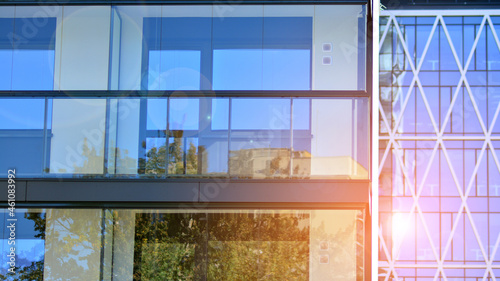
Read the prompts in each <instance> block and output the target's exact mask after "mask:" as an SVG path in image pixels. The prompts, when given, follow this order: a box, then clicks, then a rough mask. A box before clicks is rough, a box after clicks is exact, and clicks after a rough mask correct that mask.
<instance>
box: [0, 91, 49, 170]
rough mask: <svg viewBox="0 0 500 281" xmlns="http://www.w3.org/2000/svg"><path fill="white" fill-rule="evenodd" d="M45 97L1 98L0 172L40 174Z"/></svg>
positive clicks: (41, 167)
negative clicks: (9, 170) (12, 170)
mask: <svg viewBox="0 0 500 281" xmlns="http://www.w3.org/2000/svg"><path fill="white" fill-rule="evenodd" d="M44 110H45V100H44V99H0V145H1V146H2V147H3V148H4V149H3V151H2V157H0V159H1V161H0V169H1V172H0V175H2V176H3V177H6V176H7V169H16V176H21V177H22V176H24V177H29V176H40V175H41V173H42V169H43V165H42V163H43V135H44V133H43V129H44V126H43V123H44Z"/></svg>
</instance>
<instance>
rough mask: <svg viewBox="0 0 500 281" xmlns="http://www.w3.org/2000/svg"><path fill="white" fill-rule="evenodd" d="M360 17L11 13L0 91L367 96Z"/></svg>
mask: <svg viewBox="0 0 500 281" xmlns="http://www.w3.org/2000/svg"><path fill="white" fill-rule="evenodd" d="M365 13H366V12H365V6H363V5H321V6H317V5H300V6H294V5H286V6H282V5H280V6H273V5H265V6H263V5H237V6H235V7H232V8H231V9H227V7H225V6H218V5H207V6H203V5H198V6H196V7H193V6H39V7H29V6H16V7H13V6H8V7H6V8H5V9H2V12H0V25H1V26H2V27H1V29H0V37H1V38H2V39H0V58H2V62H4V61H5V62H6V63H2V66H1V68H0V71H1V72H0V74H1V75H0V76H1V77H2V78H0V79H1V80H0V90H168V91H199V90H201V91H207V90H215V91H237V90H253V91H259V90H281V91H283V90H347V91H348V90H365V89H366V85H365V84H366V83H365V76H366V73H365V72H366V66H365V65H366V59H365V52H366V50H365V49H366V48H365V45H366V42H365V38H364V35H365V28H366V15H365ZM332 15H335V16H332ZM332 26H336V27H343V28H331V27H332Z"/></svg>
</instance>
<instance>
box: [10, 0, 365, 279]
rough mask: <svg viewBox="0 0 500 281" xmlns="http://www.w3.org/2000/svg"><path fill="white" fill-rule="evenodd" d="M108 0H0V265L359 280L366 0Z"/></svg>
mask: <svg viewBox="0 0 500 281" xmlns="http://www.w3.org/2000/svg"><path fill="white" fill-rule="evenodd" d="M112 2H114V1H112ZM120 3H122V2H119V3H107V2H104V1H100V2H99V1H98V2H96V4H95V5H87V6H85V5H80V3H79V2H78V3H73V2H71V1H70V3H69V4H68V5H59V6H58V5H57V4H59V3H54V4H55V5H51V4H47V5H49V6H43V5H38V6H35V5H36V3H34V4H32V6H29V5H27V4H28V3H21V4H22V5H7V4H1V3H0V7H1V8H0V178H3V179H8V182H9V184H11V182H12V184H11V185H9V186H8V187H7V189H8V190H7V191H8V192H6V193H5V194H7V197H6V198H7V201H4V204H3V205H2V204H0V205H2V206H10V207H11V208H10V209H9V208H5V209H3V210H1V209H0V230H1V233H2V236H1V237H0V240H1V241H0V242H1V245H2V246H1V248H0V251H1V252H0V254H1V255H0V256H1V257H0V263H1V265H0V280H4V279H5V280H127V281H131V280H339V281H340V280H353V281H354V280H356V281H361V280H369V279H370V277H369V276H368V274H367V272H369V270H370V266H371V265H370V258H369V256H368V254H367V249H368V248H370V241H371V239H370V237H367V236H369V233H370V231H369V228H370V227H371V223H370V216H371V214H370V212H369V210H368V206H369V193H370V192H369V186H370V181H369V180H370V173H371V171H370V163H371V162H370V160H371V156H370V149H371V146H370V140H371V137H372V136H371V135H372V132H371V130H370V124H371V116H370V114H371V113H370V107H369V106H370V104H371V103H372V100H371V89H369V88H370V87H371V85H370V80H369V79H367V77H369V76H368V75H369V73H370V70H369V64H370V63H371V62H370V60H369V59H368V58H367V50H368V49H370V48H369V47H370V45H369V44H371V42H368V40H367V39H368V37H367V34H368V33H369V30H367V29H368V28H369V27H370V23H369V22H368V20H369V19H370V17H369V13H370V11H368V9H367V7H368V5H367V2H360V1H353V2H352V3H351V4H346V3H349V1H347V2H344V1H343V2H339V3H334V2H329V3H326V2H321V1H318V2H300V3H299V2H297V3H295V2H293V3H291V2H289V3H284V2H280V3H279V5H270V4H262V2H260V3H257V2H252V3H244V4H242V5H239V4H238V5H233V4H231V5H229V6H228V5H223V4H221V3H218V2H217V1H207V2H206V3H207V4H206V5H200V3H201V2H196V3H197V4H195V3H194V2H192V3H191V4H188V5H179V4H180V3H173V4H171V5H149V4H152V3H142V2H141V3H135V2H134V3H130V5H128V4H127V5H121V4H120ZM186 3H187V2H186ZM18 4H19V3H18ZM109 4H111V5H109ZM114 4H116V5H114ZM14 170H15V177H14V176H13V174H12V173H11V174H8V173H9V171H14ZM14 182H15V184H14ZM0 189H1V188H0ZM14 189H15V192H14V191H13V190H14ZM14 195H15V196H14ZM87 195H90V196H89V197H87ZM2 196H3V195H2V194H0V198H3V197H2ZM13 196H14V197H15V200H16V201H13V199H11V198H13ZM44 196H46V197H45V198H42V197H44ZM8 199H11V200H10V201H9V200H8ZM0 200H1V199H0ZM12 202H14V203H15V204H16V205H15V207H16V212H15V213H14V211H13V209H14V207H13V206H12V205H13V203H12ZM9 211H12V212H9ZM14 214H15V215H14ZM13 217H15V219H16V220H15V227H16V229H15V230H13V228H12V226H11V225H12V224H11V221H13ZM13 235H14V236H15V239H16V240H15V250H12V249H13V248H12V246H13V244H12V243H13V242H12V240H13V238H12V237H13ZM11 252H15V263H14V265H13V266H12V265H11V264H12V256H11ZM12 268H13V269H12ZM11 269H12V270H11ZM12 271H15V272H12Z"/></svg>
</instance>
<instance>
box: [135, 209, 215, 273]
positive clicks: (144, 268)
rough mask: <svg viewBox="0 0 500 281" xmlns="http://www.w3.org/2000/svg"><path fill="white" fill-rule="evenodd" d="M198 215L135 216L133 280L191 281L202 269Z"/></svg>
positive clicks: (201, 225)
mask: <svg viewBox="0 0 500 281" xmlns="http://www.w3.org/2000/svg"><path fill="white" fill-rule="evenodd" d="M203 217H204V215H200V214H189V213H187V214H138V215H137V217H136V225H135V244H134V280H194V279H197V278H196V276H200V275H201V274H202V271H203V270H204V262H203V261H204V254H205V250H204V249H203V248H202V247H203V243H202V242H201V241H200V240H201V239H203V233H204V232H205V227H206V224H205V221H206V220H203V219H202V218H203Z"/></svg>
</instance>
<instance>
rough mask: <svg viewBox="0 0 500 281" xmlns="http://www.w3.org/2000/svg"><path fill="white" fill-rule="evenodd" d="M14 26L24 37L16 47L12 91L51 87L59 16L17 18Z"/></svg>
mask: <svg viewBox="0 0 500 281" xmlns="http://www.w3.org/2000/svg"><path fill="white" fill-rule="evenodd" d="M42 23H44V24H42ZM14 26H15V28H14V34H15V35H16V36H19V37H20V38H24V39H25V40H21V41H19V43H17V44H15V46H14V49H15V50H14V52H13V64H12V90H52V89H53V88H54V59H55V31H56V18H35V19H32V18H16V19H15V22H14ZM29 31H31V32H29Z"/></svg>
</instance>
